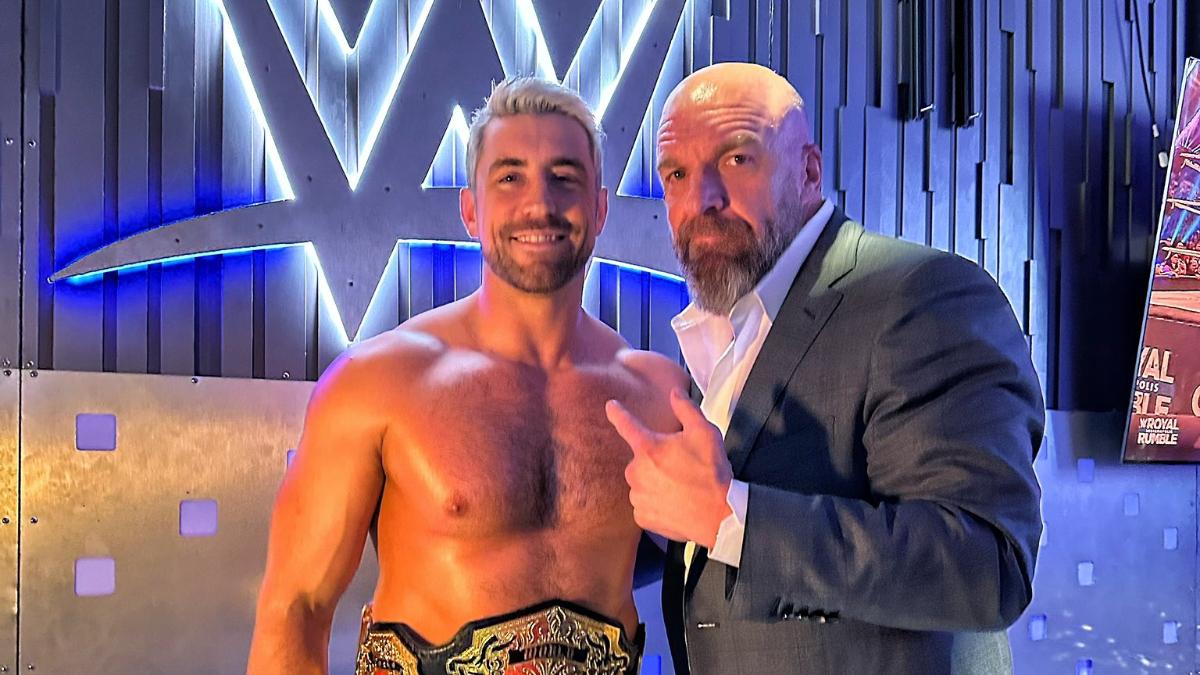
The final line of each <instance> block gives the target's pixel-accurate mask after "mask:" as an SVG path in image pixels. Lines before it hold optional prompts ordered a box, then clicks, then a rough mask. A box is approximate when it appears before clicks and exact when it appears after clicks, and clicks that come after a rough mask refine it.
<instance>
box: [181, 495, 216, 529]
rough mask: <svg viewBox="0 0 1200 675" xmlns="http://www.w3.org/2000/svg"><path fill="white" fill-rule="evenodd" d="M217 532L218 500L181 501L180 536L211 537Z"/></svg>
mask: <svg viewBox="0 0 1200 675" xmlns="http://www.w3.org/2000/svg"><path fill="white" fill-rule="evenodd" d="M216 533H217V502H216V500H214V499H185V500H183V501H181V502H179V536H181V537H211V536H213V535H215V534H216Z"/></svg>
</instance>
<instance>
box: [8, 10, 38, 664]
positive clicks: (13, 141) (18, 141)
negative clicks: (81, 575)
mask: <svg viewBox="0 0 1200 675" xmlns="http://www.w3.org/2000/svg"><path fill="white" fill-rule="evenodd" d="M21 30H22V26H21V7H20V5H19V4H17V3H10V5H9V6H7V7H0V366H3V365H4V363H8V364H9V365H10V366H12V365H17V366H18V367H19V360H20V353H19V352H20V341H21V335H20V329H21V293H20V288H21V265H20V261H21V222H20V215H21V208H20V207H21V148H22V147H24V145H25V144H24V142H23V138H22V135H23V130H22V122H21V94H22V92H21V82H22V79H21V52H22V40H21ZM35 98H36V97H35ZM10 639H15V635H14V636H0V644H4V643H7V641H8V640H10ZM5 658H8V657H7V656H5Z"/></svg>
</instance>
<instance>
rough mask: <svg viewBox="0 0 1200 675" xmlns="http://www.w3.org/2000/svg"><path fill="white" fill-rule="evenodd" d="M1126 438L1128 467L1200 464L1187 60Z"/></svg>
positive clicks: (1197, 233) (1199, 144)
mask: <svg viewBox="0 0 1200 675" xmlns="http://www.w3.org/2000/svg"><path fill="white" fill-rule="evenodd" d="M1147 295H1148V297H1147V302H1146V313H1145V320H1144V322H1143V327H1142V342H1141V346H1140V349H1139V355H1138V364H1137V372H1136V373H1135V377H1134V385H1133V393H1132V396H1131V397H1130V415H1129V425H1128V427H1127V433H1126V435H1125V452H1124V459H1125V461H1127V462H1200V61H1198V60H1196V59H1188V61H1187V63H1186V64H1185V67H1184V76H1183V88H1182V90H1181V93H1180V100H1179V112H1178V116H1177V117H1176V123H1175V136H1174V140H1173V142H1172V144H1171V154H1170V162H1169V164H1168V174H1167V189H1166V195H1165V198H1164V200H1163V206H1162V212H1161V214H1160V216H1159V221H1158V244H1157V246H1156V249H1155V252H1154V270H1153V272H1152V276H1151V279H1150V288H1149V292H1148V294H1147Z"/></svg>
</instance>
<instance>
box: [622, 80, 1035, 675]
mask: <svg viewBox="0 0 1200 675" xmlns="http://www.w3.org/2000/svg"><path fill="white" fill-rule="evenodd" d="M662 119H663V121H662V126H661V128H660V130H659V136H658V150H659V158H660V159H659V167H658V169H659V174H660V176H661V178H662V183H663V188H664V192H665V200H666V204H667V213H668V220H669V222H670V226H671V233H672V237H673V241H674V245H675V248H676V252H677V254H678V256H679V260H680V263H681V266H682V268H683V270H684V272H685V275H686V278H687V282H688V286H689V288H690V290H691V293H692V304H691V305H689V306H688V307H687V308H686V309H685V310H684V311H683V312H682V313H681V314H680V315H679V316H678V317H676V318H675V320H674V322H673V327H674V329H675V331H676V333H677V334H678V337H679V342H680V347H681V349H682V351H683V355H684V359H685V360H686V361H687V364H688V366H690V369H691V374H692V376H693V378H694V385H695V386H694V388H693V393H694V395H695V396H697V397H698V398H700V399H701V403H700V405H699V408H696V407H685V406H680V405H678V404H676V406H675V407H676V408H677V412H679V413H681V414H680V421H681V422H682V429H683V430H682V431H681V432H678V433H670V434H662V433H655V432H653V431H651V430H650V429H648V428H647V427H648V426H649V425H647V424H646V422H645V421H643V420H642V419H640V416H639V414H638V413H636V411H632V412H631V411H629V410H627V409H626V408H625V407H623V406H621V405H620V404H618V403H615V402H610V403H609V404H608V407H607V411H608V417H609V420H610V422H611V423H612V424H613V425H614V426H615V427H616V429H617V430H618V432H619V433H620V434H621V435H622V437H624V438H625V440H626V441H627V442H628V443H629V444H630V446H631V447H632V449H633V460H632V461H631V463H630V465H629V467H628V468H627V469H626V472H625V476H626V479H627V480H628V481H629V484H630V501H631V503H632V504H633V507H634V518H635V519H636V520H637V522H638V524H639V525H641V526H642V527H643V528H645V529H647V530H649V531H652V532H657V533H659V534H662V535H665V536H666V537H668V538H669V539H671V540H672V541H673V542H675V543H673V544H672V545H671V547H670V549H669V551H668V553H669V555H668V558H669V559H670V561H671V562H670V563H669V565H668V568H667V570H666V577H665V580H664V583H663V611H664V615H665V617H666V620H667V624H668V634H669V635H670V637H671V643H672V651H673V652H674V658H675V664H676V665H675V667H676V672H677V673H682V672H686V671H687V670H688V669H689V667H690V672H691V673H693V674H695V675H702V674H705V673H714V674H717V673H719V674H721V675H735V674H738V673H746V674H751V673H752V674H754V675H770V674H772V673H779V674H781V675H782V674H784V673H787V674H792V673H806V674H812V673H855V674H874V673H889V674H893V675H894V674H900V673H912V674H914V675H917V674H919V675H935V674H938V673H1000V672H1006V671H1011V670H1012V664H1011V656H1010V654H1009V649H1008V643H1007V639H1006V637H1005V634H1004V632H1003V629H1004V628H1006V627H1007V626H1009V625H1010V624H1012V623H1013V622H1014V621H1015V620H1016V619H1017V618H1018V616H1020V614H1021V612H1022V611H1023V610H1024V608H1025V607H1026V606H1027V605H1028V603H1029V600H1030V596H1031V580H1032V578H1033V569H1034V560H1035V555H1036V551H1037V543H1038V539H1039V537H1040V534H1041V520H1040V516H1039V507H1038V501H1039V496H1040V488H1039V487H1038V483H1037V480H1036V478H1035V476H1034V472H1033V466H1032V463H1033V458H1034V456H1035V453H1036V451H1037V448H1038V447H1039V445H1040V443H1041V438H1042V432H1043V418H1044V409H1043V404H1042V398H1041V393H1040V387H1039V385H1038V381H1037V377H1036V375H1035V373H1034V369H1033V366H1032V364H1031V363H1030V358H1029V348H1028V346H1027V344H1026V341H1025V336H1024V335H1023V333H1022V331H1021V329H1020V327H1019V326H1018V324H1017V321H1016V320H1015V318H1014V316H1013V313H1012V309H1011V308H1010V306H1009V303H1008V302H1007V299H1006V298H1005V296H1004V294H1003V293H1002V292H1001V290H1000V289H999V288H998V287H997V285H996V283H995V282H994V281H993V280H992V279H991V277H989V276H988V275H987V274H986V273H985V272H984V271H983V270H981V269H980V268H979V267H978V266H977V265H975V264H973V263H971V262H970V261H968V260H965V259H963V258H959V257H957V256H954V255H951V254H947V253H943V252H940V251H935V250H932V249H929V248H926V247H922V246H917V245H914V244H910V243H905V242H901V241H897V240H894V239H891V238H888V237H883V236H879V235H877V234H874V233H870V232H866V231H864V229H863V227H862V226H861V225H859V224H858V223H855V222H853V221H851V220H849V219H847V217H846V216H845V215H844V214H843V213H842V212H841V211H840V210H838V209H837V208H836V207H835V206H834V205H833V204H832V203H831V202H829V201H828V200H827V199H825V198H824V197H823V196H822V184H821V152H820V150H819V148H817V146H816V145H814V144H813V142H812V139H811V137H810V135H809V126H808V121H807V119H806V116H805V111H804V103H803V101H802V100H801V98H800V96H799V95H798V94H797V93H796V91H795V90H794V89H793V88H792V86H791V85H790V84H788V82H787V81H786V80H784V79H783V78H781V77H779V76H778V75H776V74H775V73H773V72H771V71H770V70H767V69H765V68H762V67H759V66H755V65H749V64H721V65H717V66H712V67H710V68H706V69H704V70H701V71H699V72H697V73H695V74H694V75H692V76H691V77H689V78H687V79H686V80H684V82H682V83H681V84H680V85H679V87H677V88H676V90H675V91H674V92H673V93H672V94H671V97H670V98H669V100H668V102H667V104H666V107H665V109H664V112H663V118H662Z"/></svg>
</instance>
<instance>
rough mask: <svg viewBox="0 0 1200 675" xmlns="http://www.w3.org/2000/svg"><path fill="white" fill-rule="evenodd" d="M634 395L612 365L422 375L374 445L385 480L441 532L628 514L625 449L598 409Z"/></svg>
mask: <svg viewBox="0 0 1200 675" xmlns="http://www.w3.org/2000/svg"><path fill="white" fill-rule="evenodd" d="M640 395H641V392H640V391H639V387H638V384H637V382H636V381H635V380H633V379H632V378H630V377H629V376H627V375H622V374H621V373H620V372H593V373H586V374H573V375H571V376H568V377H555V378H547V377H546V376H544V374H542V373H539V372H530V371H525V370H520V369H514V368H508V367H499V368H485V369H482V370H479V369H476V370H470V371H466V372H462V373H454V374H453V375H451V376H449V377H433V378H431V379H430V381H429V382H427V383H425V386H423V387H422V392H421V396H420V397H419V400H414V403H413V405H412V406H411V408H410V410H408V411H407V414H405V415H404V420H403V424H402V426H403V428H404V431H403V432H402V433H401V434H398V435H397V436H398V438H397V441H398V442H396V443H391V442H389V443H388V445H387V446H386V447H385V458H384V465H385V467H386V468H387V471H388V478H389V480H392V481H395V484H396V485H400V486H402V488H401V489H403V490H404V491H405V492H406V493H407V495H406V496H407V497H411V499H408V498H406V499H404V502H405V503H406V504H408V505H409V507H410V508H411V509H416V510H419V511H423V513H422V514H421V515H422V522H423V523H426V524H428V525H429V526H432V527H434V528H435V529H437V530H440V532H441V533H443V534H448V535H464V536H465V535H480V536H486V535H493V534H504V533H521V532H533V531H539V530H559V529H561V530H589V529H592V528H594V527H601V526H603V525H602V524H603V523H611V522H612V521H613V517H614V515H624V516H628V518H626V519H629V520H631V519H632V514H631V512H630V511H629V509H630V507H629V501H628V486H627V485H626V483H625V479H624V470H625V466H626V465H627V464H628V462H629V459H630V456H631V454H630V450H629V448H628V447H627V446H626V445H625V442H624V441H622V440H621V438H620V437H619V436H618V435H617V434H616V432H615V431H613V429H612V427H611V426H610V425H609V424H608V421H607V420H606V419H605V415H604V404H605V402H606V401H608V400H609V399H612V398H617V399H621V400H623V401H630V402H631V403H632V401H631V399H637V398H638V397H639V396H640Z"/></svg>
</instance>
